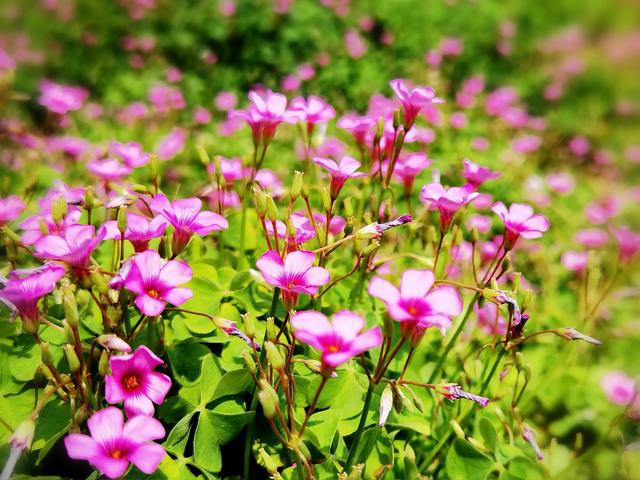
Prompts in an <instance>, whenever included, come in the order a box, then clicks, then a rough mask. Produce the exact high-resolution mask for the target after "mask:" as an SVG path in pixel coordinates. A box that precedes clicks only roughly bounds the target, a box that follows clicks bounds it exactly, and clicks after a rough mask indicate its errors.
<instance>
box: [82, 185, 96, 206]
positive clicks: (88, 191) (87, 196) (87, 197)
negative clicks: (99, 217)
mask: <svg viewBox="0 0 640 480" xmlns="http://www.w3.org/2000/svg"><path fill="white" fill-rule="evenodd" d="M95 206H96V189H95V188H93V187H87V188H85V190H84V207H85V208H86V209H87V210H93V209H94V208H95Z"/></svg>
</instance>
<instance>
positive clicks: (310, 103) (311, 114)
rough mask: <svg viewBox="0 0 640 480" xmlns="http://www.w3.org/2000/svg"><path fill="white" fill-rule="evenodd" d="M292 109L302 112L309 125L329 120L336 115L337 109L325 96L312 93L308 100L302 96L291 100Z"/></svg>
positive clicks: (303, 118)
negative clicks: (321, 96)
mask: <svg viewBox="0 0 640 480" xmlns="http://www.w3.org/2000/svg"><path fill="white" fill-rule="evenodd" d="M291 110H292V111H298V112H301V114H302V115H301V117H302V120H303V121H305V122H307V124H308V125H309V124H310V125H315V124H316V123H321V122H328V121H329V120H331V119H332V118H333V117H335V116H336V111H335V110H334V109H333V107H332V106H331V105H329V104H328V103H327V102H326V100H324V99H323V98H320V97H317V96H315V95H310V96H309V97H308V98H307V99H306V100H305V99H304V98H302V97H297V98H294V99H293V100H292V101H291Z"/></svg>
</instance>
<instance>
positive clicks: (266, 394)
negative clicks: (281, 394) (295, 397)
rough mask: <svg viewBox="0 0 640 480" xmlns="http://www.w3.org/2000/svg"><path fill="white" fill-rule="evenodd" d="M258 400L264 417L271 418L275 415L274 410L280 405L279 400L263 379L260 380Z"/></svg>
mask: <svg viewBox="0 0 640 480" xmlns="http://www.w3.org/2000/svg"><path fill="white" fill-rule="evenodd" d="M258 400H260V405H262V410H263V413H264V416H265V417H267V418H273V417H274V415H275V414H276V409H277V408H278V405H279V404H280V399H279V398H278V394H277V393H276V391H275V390H274V389H273V387H272V386H271V385H270V384H269V382H267V381H266V380H264V379H263V380H260V391H259V392H258Z"/></svg>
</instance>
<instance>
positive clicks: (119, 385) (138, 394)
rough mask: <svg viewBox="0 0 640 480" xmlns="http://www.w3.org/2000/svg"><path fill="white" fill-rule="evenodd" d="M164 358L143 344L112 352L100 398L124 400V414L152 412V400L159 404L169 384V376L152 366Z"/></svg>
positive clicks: (114, 401)
mask: <svg viewBox="0 0 640 480" xmlns="http://www.w3.org/2000/svg"><path fill="white" fill-rule="evenodd" d="M163 363H164V362H163V361H162V360H161V359H160V358H159V357H158V356H157V355H156V354H155V353H153V352H152V351H151V350H149V349H148V348H147V347H146V346H144V345H141V346H139V347H138V348H137V349H136V351H135V352H133V353H132V354H126V355H113V356H112V357H111V358H110V359H109V368H110V369H111V375H107V376H105V377H104V399H105V400H106V401H107V402H109V403H111V404H116V403H120V402H124V409H125V411H126V412H127V416H129V417H134V416H136V415H146V416H149V417H152V416H153V414H154V408H153V404H154V403H155V404H156V405H161V404H162V402H163V401H164V397H166V396H167V393H168V392H169V389H170V388H171V379H170V378H169V377H168V376H167V375H165V374H164V373H160V372H155V371H154V369H155V368H156V367H158V366H159V365H162V364H163Z"/></svg>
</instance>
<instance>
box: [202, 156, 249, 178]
mask: <svg viewBox="0 0 640 480" xmlns="http://www.w3.org/2000/svg"><path fill="white" fill-rule="evenodd" d="M219 158H220V161H219V165H220V173H221V174H222V177H223V178H224V181H225V182H226V183H227V184H232V183H233V182H235V181H238V180H243V179H245V178H248V177H249V175H251V171H250V170H249V169H246V168H244V167H243V165H242V160H240V159H239V158H225V157H219ZM215 165H216V164H215V163H212V164H210V165H209V171H210V172H211V173H215V171H216V168H215Z"/></svg>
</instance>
